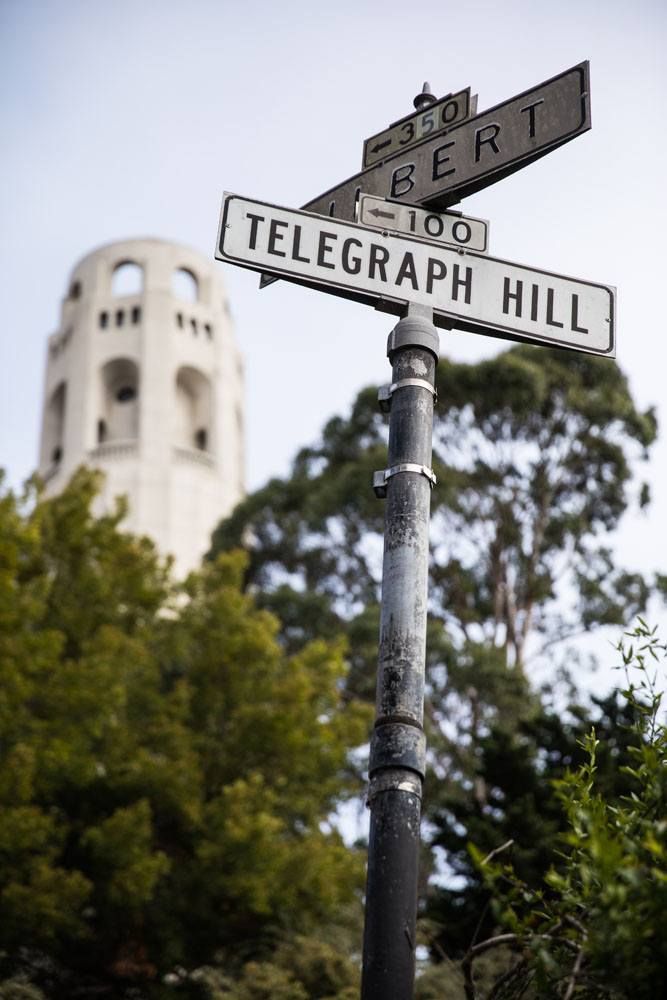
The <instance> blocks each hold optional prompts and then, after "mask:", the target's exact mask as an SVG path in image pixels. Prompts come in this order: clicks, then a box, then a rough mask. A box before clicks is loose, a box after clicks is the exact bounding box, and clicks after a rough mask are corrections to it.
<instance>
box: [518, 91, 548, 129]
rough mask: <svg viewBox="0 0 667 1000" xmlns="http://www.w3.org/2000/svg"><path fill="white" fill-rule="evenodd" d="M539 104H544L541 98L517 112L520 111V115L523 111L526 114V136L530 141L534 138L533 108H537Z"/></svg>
mask: <svg viewBox="0 0 667 1000" xmlns="http://www.w3.org/2000/svg"><path fill="white" fill-rule="evenodd" d="M540 104H544V98H543V97H541V98H540V99H539V101H533V103H532V104H527V105H526V106H525V108H520V109H519V111H520V113H521V114H523V113H524V111H527V112H528V123H529V124H528V135H529V136H530V138H531V139H534V138H535V108H537V107H539V106H540Z"/></svg>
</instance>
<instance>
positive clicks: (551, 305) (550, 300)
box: [547, 288, 563, 326]
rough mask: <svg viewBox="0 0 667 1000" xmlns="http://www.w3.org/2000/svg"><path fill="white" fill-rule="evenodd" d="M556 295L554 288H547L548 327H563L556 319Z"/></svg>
mask: <svg viewBox="0 0 667 1000" xmlns="http://www.w3.org/2000/svg"><path fill="white" fill-rule="evenodd" d="M554 294H555V293H554V290H553V288H547V326H562V325H563V324H562V323H559V322H558V320H557V319H554Z"/></svg>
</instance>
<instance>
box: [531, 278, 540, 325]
mask: <svg viewBox="0 0 667 1000" xmlns="http://www.w3.org/2000/svg"><path fill="white" fill-rule="evenodd" d="M539 294H540V286H539V285H533V290H532V292H531V296H530V318H531V319H532V321H533V322H534V323H536V322H537V306H538V297H539Z"/></svg>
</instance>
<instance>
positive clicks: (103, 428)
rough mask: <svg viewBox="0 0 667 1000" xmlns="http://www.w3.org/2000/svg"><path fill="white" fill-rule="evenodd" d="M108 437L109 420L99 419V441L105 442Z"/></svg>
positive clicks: (99, 442) (100, 442)
mask: <svg viewBox="0 0 667 1000" xmlns="http://www.w3.org/2000/svg"><path fill="white" fill-rule="evenodd" d="M106 439H107V422H106V420H98V421H97V443H98V444H103V443H104V442H105V441H106Z"/></svg>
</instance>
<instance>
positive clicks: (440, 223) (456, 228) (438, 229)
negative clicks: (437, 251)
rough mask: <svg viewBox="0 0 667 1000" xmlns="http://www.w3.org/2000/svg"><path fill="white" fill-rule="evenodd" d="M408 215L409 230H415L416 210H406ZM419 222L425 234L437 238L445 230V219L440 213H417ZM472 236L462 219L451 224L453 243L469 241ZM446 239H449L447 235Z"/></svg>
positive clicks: (413, 231) (470, 230) (412, 231)
mask: <svg viewBox="0 0 667 1000" xmlns="http://www.w3.org/2000/svg"><path fill="white" fill-rule="evenodd" d="M408 217H409V219H410V232H411V233H416V232H417V212H415V211H413V210H411V211H409V212H408ZM419 223H420V225H421V227H422V229H423V230H424V232H425V233H426V234H427V236H433V237H434V239H438V238H439V237H441V236H442V234H443V233H444V231H445V220H444V219H443V217H442V216H441V215H430V214H429V215H422V213H421V212H420V213H419ZM471 238H472V229H471V228H470V226H469V225H468V223H467V222H464V221H463V219H457V220H456V222H455V223H454V224H453V225H452V232H451V239H452V240H453V241H454V242H455V243H461V244H465V243H470V240H471ZM447 239H450V237H449V236H448V237H447Z"/></svg>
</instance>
